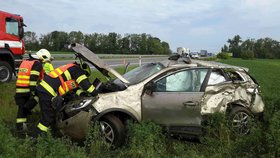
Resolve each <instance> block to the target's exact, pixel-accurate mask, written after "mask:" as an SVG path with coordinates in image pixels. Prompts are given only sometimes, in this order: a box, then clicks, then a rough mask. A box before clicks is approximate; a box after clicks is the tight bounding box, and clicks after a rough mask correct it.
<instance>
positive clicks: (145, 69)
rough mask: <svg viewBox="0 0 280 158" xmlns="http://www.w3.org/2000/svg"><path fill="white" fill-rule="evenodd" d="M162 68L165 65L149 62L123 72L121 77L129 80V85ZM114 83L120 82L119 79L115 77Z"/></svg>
mask: <svg viewBox="0 0 280 158" xmlns="http://www.w3.org/2000/svg"><path fill="white" fill-rule="evenodd" d="M163 68H165V67H164V66H163V65H162V64H161V63H149V64H145V65H142V66H140V67H137V68H135V69H133V70H131V71H129V72H127V73H125V74H124V75H123V77H124V78H125V79H127V80H128V81H129V83H130V85H133V84H137V83H139V82H141V81H143V80H145V79H146V78H148V77H150V76H152V75H153V74H155V73H157V72H159V71H160V70H162V69H163ZM114 83H115V84H121V81H120V80H119V79H116V80H114Z"/></svg>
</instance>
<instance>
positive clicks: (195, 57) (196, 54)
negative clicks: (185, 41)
mask: <svg viewBox="0 0 280 158" xmlns="http://www.w3.org/2000/svg"><path fill="white" fill-rule="evenodd" d="M191 58H192V59H199V55H198V53H191Z"/></svg>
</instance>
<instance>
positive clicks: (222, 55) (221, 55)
mask: <svg viewBox="0 0 280 158" xmlns="http://www.w3.org/2000/svg"><path fill="white" fill-rule="evenodd" d="M217 58H219V59H229V58H230V55H229V54H228V53H226V52H221V53H219V54H218V55H217Z"/></svg>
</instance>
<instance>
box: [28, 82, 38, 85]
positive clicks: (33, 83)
mask: <svg viewBox="0 0 280 158" xmlns="http://www.w3.org/2000/svg"><path fill="white" fill-rule="evenodd" d="M29 85H30V86H36V85H37V81H30V83H29Z"/></svg>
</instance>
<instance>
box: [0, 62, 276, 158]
mask: <svg viewBox="0 0 280 158" xmlns="http://www.w3.org/2000/svg"><path fill="white" fill-rule="evenodd" d="M220 62H223V63H227V64H232V65H238V66H243V67H247V68H249V69H250V74H251V75H252V76H253V77H254V78H256V80H257V81H258V82H259V84H260V86H261V90H262V97H263V99H264V102H265V105H266V107H265V114H264V121H263V123H259V124H258V125H259V126H256V127H255V128H254V129H253V130H252V132H251V133H250V134H249V135H247V136H246V137H242V138H238V137H234V136H232V134H231V133H230V132H229V129H228V128H227V125H226V119H225V117H224V116H221V115H219V114H217V115H214V116H213V117H211V118H209V119H210V120H209V125H207V126H206V127H205V129H206V130H205V131H206V132H205V134H204V135H203V136H201V137H200V138H199V140H197V139H183V140H181V139H180V138H175V137H171V136H169V135H168V134H166V133H163V132H162V129H161V127H160V126H158V125H156V124H154V123H152V122H143V123H132V122H128V136H127V142H126V144H125V146H123V147H121V148H117V149H112V148H110V147H108V146H107V145H106V144H104V143H103V142H102V141H101V139H100V138H99V136H98V134H97V130H98V129H96V128H92V130H91V134H89V136H88V138H87V140H86V141H85V142H84V143H83V144H78V143H76V142H72V141H70V140H69V139H68V138H65V137H63V138H57V137H54V136H51V135H48V136H46V137H41V138H38V139H37V140H34V139H31V138H29V137H27V138H25V139H22V138H18V137H17V136H16V134H15V118H16V113H17V107H16V105H15V102H14V98H13V97H14V94H15V81H12V82H10V83H5V84H0V158H1V157H9V158H10V157H21V158H25V157H26V158H27V157H73V158H74V157H75V158H76V157H79V158H80V157H102V158H103V157H137V158H142V157H143V158H147V157H151V158H154V157H161V158H162V157H168V158H169V157H192V158H193V157H280V154H279V153H280V60H241V59H228V60H222V61H220ZM118 71H120V72H123V71H124V70H123V69H122V68H120V69H118ZM96 75H97V76H100V74H99V73H94V76H96ZM93 78H94V77H91V79H93ZM103 80H105V79H104V78H103ZM39 111H40V109H39V108H38V106H37V107H36V109H35V110H34V112H33V115H32V116H31V117H32V118H34V120H36V118H37V116H38V113H39Z"/></svg>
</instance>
